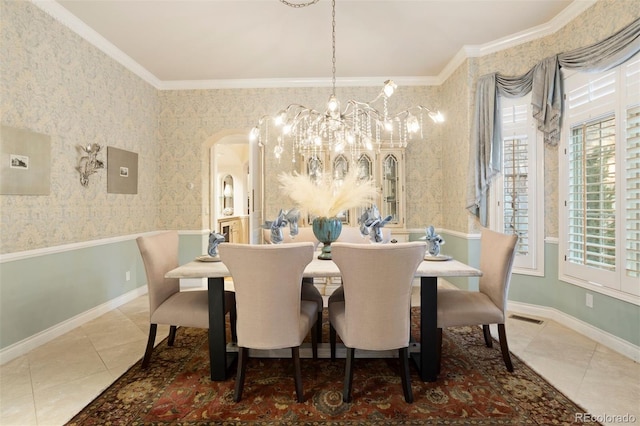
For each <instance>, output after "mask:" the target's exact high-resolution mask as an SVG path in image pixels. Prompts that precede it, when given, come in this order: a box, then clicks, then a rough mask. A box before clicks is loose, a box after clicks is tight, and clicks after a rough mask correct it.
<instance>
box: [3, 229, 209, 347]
mask: <svg viewBox="0 0 640 426" xmlns="http://www.w3.org/2000/svg"><path fill="white" fill-rule="evenodd" d="M203 238H206V237H204V236H202V235H201V234H187V235H180V263H185V262H187V261H188V260H193V259H194V258H195V257H196V256H197V255H200V254H202V245H203ZM127 271H129V272H130V280H129V281H127V280H126V272H127ZM145 285H146V276H145V272H144V265H143V263H142V258H141V257H140V252H139V251H138V246H137V244H136V242H135V236H132V237H131V238H130V239H124V240H121V241H117V242H109V243H102V242H96V244H95V245H92V246H90V247H84V248H77V249H69V250H65V251H60V252H57V253H51V254H44V255H36V256H32V257H26V258H24V259H20V260H13V261H4V262H2V263H0V350H1V349H4V348H6V347H8V346H10V345H13V344H16V343H18V342H20V341H22V340H24V339H27V338H29V337H31V336H33V335H35V334H37V333H41V332H43V331H45V330H47V329H49V328H51V327H54V326H56V325H58V324H60V323H62V322H64V321H67V320H70V319H71V318H73V317H75V316H77V315H80V314H82V313H84V312H86V311H89V310H91V309H93V308H96V307H98V306H100V305H102V304H104V303H107V302H109V301H111V300H114V299H116V298H118V297H120V296H122V295H124V294H126V293H128V292H131V291H132V290H135V289H136V288H138V287H142V286H145Z"/></svg>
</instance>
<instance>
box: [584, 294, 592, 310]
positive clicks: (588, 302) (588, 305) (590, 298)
mask: <svg viewBox="0 0 640 426" xmlns="http://www.w3.org/2000/svg"><path fill="white" fill-rule="evenodd" d="M585 303H586V305H587V307H589V308H593V294H590V293H587V299H586V301H585Z"/></svg>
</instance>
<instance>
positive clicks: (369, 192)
mask: <svg viewBox="0 0 640 426" xmlns="http://www.w3.org/2000/svg"><path fill="white" fill-rule="evenodd" d="M278 180H279V181H280V189H282V191H283V192H284V193H285V194H287V195H288V196H289V198H291V200H292V201H293V202H294V203H295V204H296V207H298V208H299V209H300V210H304V211H306V212H307V213H308V214H310V215H311V216H317V217H336V216H337V215H338V214H339V213H340V212H343V211H345V210H349V209H351V208H355V207H364V206H367V205H369V204H371V203H372V202H373V200H374V198H375V196H376V194H377V189H376V187H375V186H374V185H373V182H372V181H371V180H360V179H359V176H358V170H357V169H356V168H353V169H352V170H351V171H349V172H348V173H347V175H346V176H345V177H344V178H343V179H340V180H336V179H333V178H332V177H331V176H330V175H329V176H323V178H322V179H321V180H320V181H319V182H317V183H316V182H314V181H312V180H311V179H309V177H308V176H304V175H300V174H298V173H280V174H279V175H278Z"/></svg>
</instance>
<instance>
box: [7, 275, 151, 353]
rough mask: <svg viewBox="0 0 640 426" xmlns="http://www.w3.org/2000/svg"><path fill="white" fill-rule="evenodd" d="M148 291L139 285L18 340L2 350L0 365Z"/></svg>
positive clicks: (145, 287)
mask: <svg viewBox="0 0 640 426" xmlns="http://www.w3.org/2000/svg"><path fill="white" fill-rule="evenodd" d="M146 293H147V286H146V285H144V286H141V287H138V288H136V289H135V290H131V291H130V292H128V293H125V294H123V295H122V296H119V297H116V298H115V299H112V300H109V301H108V302H105V303H103V304H102V305H99V306H96V307H95V308H92V309H89V310H88V311H85V312H82V313H81V314H78V315H76V316H75V317H72V318H69V319H68V320H66V321H63V322H61V323H59V324H56V325H54V326H53V327H49V328H48V329H46V330H43V331H41V332H39V333H36V334H34V335H33V336H30V337H28V338H26V339H24V340H21V341H19V342H16V343H14V344H13V345H10V346H7V347H6V348H4V349H2V350H0V365H2V364H5V363H7V362H9V361H11V360H13V359H15V358H18V357H19V356H22V355H25V354H26V353H27V352H29V351H31V350H33V349H35V348H37V347H38V346H40V345H43V344H45V343H47V342H49V341H51V340H53V339H55V338H56V337H60V336H62V335H63V334H65V333H67V332H69V331H71V330H73V329H74V328H77V327H80V326H81V325H83V324H85V323H87V322H89V321H91V320H93V319H96V318H98V317H99V316H101V315H104V314H106V313H107V312H109V311H111V310H113V309H116V308H118V307H120V306H122V305H124V304H125V303H128V302H130V301H132V300H134V299H136V298H137V297H139V296H142V295H143V294H146Z"/></svg>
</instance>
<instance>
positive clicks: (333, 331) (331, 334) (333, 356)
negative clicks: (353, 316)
mask: <svg viewBox="0 0 640 426" xmlns="http://www.w3.org/2000/svg"><path fill="white" fill-rule="evenodd" d="M329 342H330V346H331V361H335V360H336V329H335V328H333V325H332V324H329Z"/></svg>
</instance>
